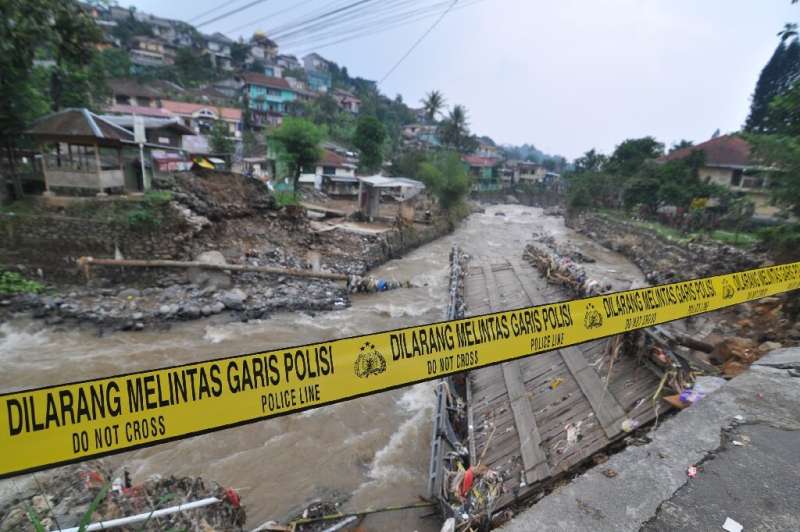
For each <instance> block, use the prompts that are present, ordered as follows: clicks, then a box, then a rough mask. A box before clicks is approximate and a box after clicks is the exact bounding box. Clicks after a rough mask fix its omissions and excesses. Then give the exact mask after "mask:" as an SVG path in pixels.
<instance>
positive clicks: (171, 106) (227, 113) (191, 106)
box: [161, 100, 242, 121]
mask: <svg viewBox="0 0 800 532" xmlns="http://www.w3.org/2000/svg"><path fill="white" fill-rule="evenodd" d="M161 106H162V107H163V108H164V109H166V110H167V111H169V112H170V113H174V114H177V115H191V114H193V113H196V112H197V111H199V110H201V109H208V110H209V111H213V112H215V113H217V114H218V115H219V116H220V118H223V119H225V120H237V121H238V120H241V119H242V110H241V109H236V108H235V107H218V106H216V105H208V104H202V103H190V102H178V101H174V100H162V101H161Z"/></svg>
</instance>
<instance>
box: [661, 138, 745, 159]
mask: <svg viewBox="0 0 800 532" xmlns="http://www.w3.org/2000/svg"><path fill="white" fill-rule="evenodd" d="M695 150H700V151H702V152H703V153H705V156H706V160H705V164H706V165H707V166H753V165H754V163H753V161H752V160H751V159H750V143H749V142H747V141H746V140H744V139H743V138H742V137H740V136H738V135H724V136H721V137H717V138H715V139H711V140H707V141H706V142H703V143H701V144H698V145H697V146H690V147H688V148H681V149H680V150H675V151H674V152H672V153H670V154H667V155H664V156H663V157H659V159H658V160H659V161H660V162H666V161H677V160H680V159H683V158H685V157H688V156H689V155H690V154H691V153H692V152H693V151H695Z"/></svg>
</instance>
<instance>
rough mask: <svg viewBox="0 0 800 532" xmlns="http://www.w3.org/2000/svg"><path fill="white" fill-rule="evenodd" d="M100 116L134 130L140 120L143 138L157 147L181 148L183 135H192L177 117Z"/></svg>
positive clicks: (131, 130)
mask: <svg viewBox="0 0 800 532" xmlns="http://www.w3.org/2000/svg"><path fill="white" fill-rule="evenodd" d="M100 118H102V119H103V120H106V121H108V122H110V123H112V124H116V125H118V126H120V127H123V128H125V129H127V130H128V131H130V132H131V133H133V132H134V127H135V126H134V124H135V123H136V121H137V120H140V121H141V123H142V125H143V126H144V131H145V140H146V142H147V143H148V144H152V145H154V146H157V147H159V148H173V149H175V150H179V149H181V146H182V145H183V137H184V136H185V135H193V134H194V131H192V130H191V129H189V128H188V127H186V126H185V125H183V123H182V122H181V120H180V119H178V118H177V117H171V118H155V117H144V116H142V117H136V116H134V115H127V116H126V115H101V116H100Z"/></svg>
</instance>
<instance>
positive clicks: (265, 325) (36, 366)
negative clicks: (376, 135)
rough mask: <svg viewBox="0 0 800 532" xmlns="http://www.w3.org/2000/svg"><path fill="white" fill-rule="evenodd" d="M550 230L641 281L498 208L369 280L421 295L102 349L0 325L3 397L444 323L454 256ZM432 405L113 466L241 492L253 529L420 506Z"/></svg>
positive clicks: (245, 436)
mask: <svg viewBox="0 0 800 532" xmlns="http://www.w3.org/2000/svg"><path fill="white" fill-rule="evenodd" d="M498 213H503V214H504V215H502V216H501V215H498ZM545 231H546V232H549V233H551V234H555V235H556V236H557V237H559V238H566V239H569V240H571V241H573V243H575V244H576V245H577V246H578V247H579V248H580V249H581V250H582V251H584V253H586V254H587V255H590V256H593V257H595V258H598V259H600V260H599V262H598V263H597V264H594V265H592V264H589V265H587V270H589V272H590V274H591V273H592V269H594V268H603V269H604V271H603V272H599V273H603V274H604V276H606V277H610V278H616V279H617V280H619V281H620V282H625V283H627V282H629V281H630V280H634V279H641V274H640V273H639V272H638V270H637V269H636V268H635V266H633V265H632V264H630V263H628V262H626V261H624V260H621V258H620V257H619V256H617V255H616V254H613V253H610V252H607V251H605V250H604V249H602V248H600V247H599V246H597V245H595V244H593V243H592V242H590V241H588V240H586V239H585V238H583V237H581V236H578V235H575V234H574V233H573V232H572V231H570V230H569V229H566V228H565V227H564V223H563V219H562V218H556V217H545V216H543V214H542V210H541V209H538V208H532V207H524V206H518V205H498V206H491V207H488V208H487V209H486V212H485V213H484V214H474V215H472V216H470V217H469V218H468V219H467V220H466V221H465V222H464V223H462V224H461V226H460V228H459V229H457V230H456V231H455V232H454V233H453V234H452V235H449V236H447V237H445V238H442V239H440V240H437V241H435V242H433V243H430V244H428V245H425V246H423V247H421V248H419V249H417V250H415V251H414V252H412V253H410V254H409V255H407V256H405V257H403V258H401V259H397V260H393V261H390V262H388V263H386V264H384V265H383V266H381V267H380V268H378V269H376V270H375V271H373V272H372V274H373V275H375V276H377V277H383V278H396V279H400V280H405V279H410V280H412V281H413V282H414V283H415V284H416V285H418V286H419V287H417V288H410V289H401V290H395V291H392V292H384V293H379V294H371V295H359V296H357V297H355V298H354V299H353V304H352V306H351V307H350V308H348V309H345V310H339V311H331V312H321V313H317V314H315V315H311V314H305V313H285V314H276V315H274V316H273V317H271V318H270V319H268V320H263V321H258V322H249V323H227V324H223V323H215V322H213V321H195V322H189V323H183V324H179V325H176V326H174V327H173V328H171V329H170V330H169V331H166V332H165V331H159V332H156V331H143V332H135V333H115V334H112V335H109V336H106V337H101V338H98V337H97V336H96V335H95V334H93V332H92V331H89V330H85V329H81V330H77V329H76V330H54V329H44V328H43V325H42V323H40V322H34V321H30V320H19V321H14V322H11V323H3V324H0V364H1V365H2V366H1V367H2V371H0V392H8V391H13V390H18V389H24V388H30V387H34V386H42V385H48V384H57V383H62V382H67V381H73V380H79V379H86V378H90V377H103V376H110V375H113V374H118V373H125V372H131V371H137V370H144V369H151V368H158V367H164V366H170V365H174V364H181V363H186V362H192V361H198V360H204V359H208V358H212V357H220V356H225V355H233V354H239V353H250V352H254V351H259V350H267V349H272V348H279V347H284V346H290V345H296V344H301V343H302V344H304V343H310V342H316V341H321V340H326V339H333V338H339V337H344V336H353V335H358V334H363V333H370V332H375V331H380V330H386V329H393V328H397V327H404V326H411V325H417V324H421V323H426V322H431V321H438V320H441V319H442V318H444V315H445V310H446V305H447V297H446V295H447V279H448V266H449V263H448V259H449V253H450V248H451V246H453V245H454V244H458V245H459V246H461V247H462V248H463V249H464V250H465V251H466V252H467V253H469V254H470V255H472V256H473V257H476V258H491V257H502V256H511V257H517V258H518V257H520V256H521V253H522V250H523V248H524V244H525V243H526V242H527V241H528V240H530V237H531V235H532V234H533V233H534V232H545ZM609 264H610V265H612V266H613V267H611V268H609V267H608V265H609ZM433 397H434V396H433V384H432V383H423V384H419V385H416V386H413V387H410V388H406V389H400V390H393V391H390V392H386V393H383V394H378V395H373V396H370V397H364V398H360V399H356V400H353V401H348V402H343V403H339V404H336V405H332V406H328V407H323V408H319V409H316V410H311V411H308V412H304V413H301V414H296V415H291V416H287V417H283V418H278V419H274V420H269V421H264V422H260V423H254V424H251V425H247V426H243V427H238V428H234V429H230V430H225V431H221V432H215V433H212V434H206V435H202V436H198V437H195V438H190V439H186V440H183V441H179V442H173V443H167V444H164V445H159V446H156V447H151V448H148V449H144V450H139V451H133V452H128V453H124V454H120V455H116V456H114V457H111V458H107V459H106V460H107V462H108V463H110V464H111V465H113V466H119V467H121V466H123V465H124V466H127V467H128V470H129V471H130V473H131V474H132V476H133V480H134V482H136V481H141V480H144V479H146V478H147V477H148V476H150V475H153V474H161V475H191V476H202V477H204V478H206V479H208V480H215V481H217V482H219V483H220V484H222V485H225V486H232V487H234V488H236V489H237V490H239V492H240V494H241V495H242V498H243V503H244V504H245V506H246V509H247V516H248V525H249V526H251V527H255V526H256V525H258V524H261V523H263V522H264V521H266V520H269V519H278V520H281V519H286V518H287V517H290V515H291V514H292V512H293V511H296V510H299V509H301V508H302V507H303V505H304V503H306V502H308V501H309V500H311V499H313V498H316V497H327V496H331V495H333V496H343V497H346V498H347V503H346V505H345V509H363V508H366V507H379V506H382V505H396V504H402V503H411V502H417V500H418V499H417V496H418V495H424V494H425V491H426V482H427V469H428V454H429V446H430V441H429V440H430V436H431V434H430V430H431V422H430V418H431V413H432V407H433ZM38 475H47V472H42V473H38ZM0 488H1V489H0V491H7V490H9V489H11V490H13V485H8V484H7V483H6V485H5V486H0ZM424 513H426V512H424V511H416V512H412V511H407V512H397V513H393V514H385V515H376V516H370V517H368V518H367V520H366V522H365V526H366V527H367V528H369V529H373V530H378V529H385V528H391V529H394V530H420V531H423V530H439V523H438V522H437V521H436V520H435V519H430V518H423V517H422V515H423V514H424Z"/></svg>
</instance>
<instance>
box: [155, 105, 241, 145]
mask: <svg viewBox="0 0 800 532" xmlns="http://www.w3.org/2000/svg"><path fill="white" fill-rule="evenodd" d="M161 106H162V108H163V109H164V110H165V111H167V112H168V113H169V114H170V115H171V116H174V117H178V118H179V119H180V120H181V121H182V122H183V124H184V125H186V126H187V127H189V128H191V129H192V130H193V131H194V132H195V133H196V134H198V135H207V134H209V133H210V132H211V128H212V127H214V122H216V121H217V120H222V121H223V122H225V124H226V125H227V126H228V133H229V135H230V136H231V137H234V138H237V139H238V138H239V137H241V135H242V110H241V109H237V108H235V107H220V106H216V105H209V104H203V103H191V102H179V101H174V100H162V101H161Z"/></svg>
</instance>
